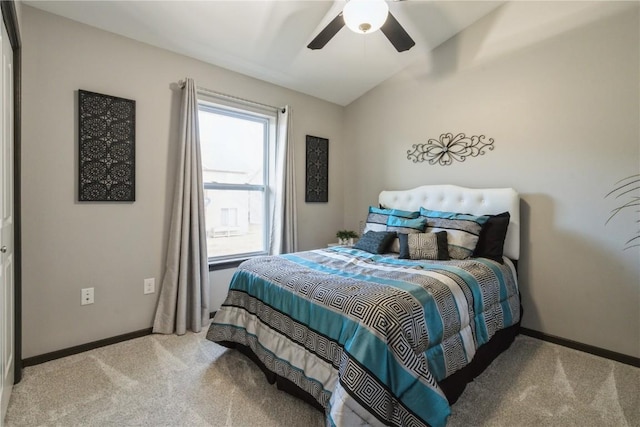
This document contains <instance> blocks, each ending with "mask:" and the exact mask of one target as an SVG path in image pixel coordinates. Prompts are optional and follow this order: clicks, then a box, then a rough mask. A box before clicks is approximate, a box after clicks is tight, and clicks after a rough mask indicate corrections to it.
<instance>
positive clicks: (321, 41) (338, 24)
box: [307, 12, 344, 50]
mask: <svg viewBox="0 0 640 427" xmlns="http://www.w3.org/2000/svg"><path fill="white" fill-rule="evenodd" d="M342 27H344V18H343V17H342V12H340V13H339V14H338V16H336V17H335V18H333V20H332V21H331V22H329V24H328V25H327V26H326V27H324V29H323V30H322V31H320V33H319V34H318V35H317V36H316V38H315V39H313V40H311V43H309V45H307V47H308V48H309V49H314V50H315V49H322V48H323V47H324V45H326V44H327V43H329V40H331V39H332V38H333V36H335V35H336V34H337V33H338V31H340V29H341V28H342Z"/></svg>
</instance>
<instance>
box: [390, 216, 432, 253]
mask: <svg viewBox="0 0 640 427" xmlns="http://www.w3.org/2000/svg"><path fill="white" fill-rule="evenodd" d="M425 226H426V221H425V219H424V218H416V219H405V218H400V217H397V216H393V215H390V216H389V219H388V220H387V231H395V232H396V233H405V234H411V233H422V232H424V228H425ZM389 251H391V252H395V253H398V252H400V242H399V241H398V239H397V238H396V239H394V240H393V242H392V243H391V248H390V249H389Z"/></svg>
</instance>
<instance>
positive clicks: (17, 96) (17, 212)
mask: <svg viewBox="0 0 640 427" xmlns="http://www.w3.org/2000/svg"><path fill="white" fill-rule="evenodd" d="M0 8H1V10H2V17H3V20H4V26H5V27H6V29H7V34H8V35H9V42H10V43H11V48H12V49H13V150H14V151H13V153H14V157H13V208H14V211H13V214H14V223H13V225H14V242H13V245H14V252H13V256H14V268H15V270H14V285H13V286H14V288H13V292H14V294H13V295H14V300H13V304H14V309H13V312H14V315H15V319H14V328H15V330H14V335H13V336H14V346H13V350H14V355H13V357H14V359H13V360H14V384H18V383H19V382H20V380H22V232H21V230H22V228H21V227H22V220H21V209H20V206H21V200H22V198H21V193H20V188H21V185H20V175H21V168H20V164H21V160H20V159H21V157H20V141H21V135H22V133H21V128H20V122H21V114H20V111H21V110H22V108H21V105H22V97H21V93H22V42H21V40H20V28H19V27H18V14H17V12H16V4H15V0H7V1H5V0H3V1H1V2H0Z"/></svg>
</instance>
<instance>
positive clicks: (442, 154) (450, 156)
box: [407, 133, 493, 166]
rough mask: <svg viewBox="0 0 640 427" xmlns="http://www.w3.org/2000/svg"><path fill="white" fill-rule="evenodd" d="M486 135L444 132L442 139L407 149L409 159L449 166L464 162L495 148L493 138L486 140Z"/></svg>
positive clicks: (414, 145)
mask: <svg viewBox="0 0 640 427" xmlns="http://www.w3.org/2000/svg"><path fill="white" fill-rule="evenodd" d="M484 138H485V136H484V135H479V136H475V135H474V136H465V134H464V133H459V134H457V135H456V136H453V134H452V133H443V134H442V135H440V139H439V140H438V139H430V140H429V141H427V143H425V144H413V146H412V147H413V149H412V150H407V159H409V160H413V163H418V162H429V164H430V165H435V164H436V163H438V164H440V165H442V166H448V165H450V164H451V163H453V161H454V160H455V161H457V162H464V161H465V159H466V158H467V157H477V156H480V155H484V153H485V151H484V150H485V149H487V150H493V138H489V141H487V142H485V140H484Z"/></svg>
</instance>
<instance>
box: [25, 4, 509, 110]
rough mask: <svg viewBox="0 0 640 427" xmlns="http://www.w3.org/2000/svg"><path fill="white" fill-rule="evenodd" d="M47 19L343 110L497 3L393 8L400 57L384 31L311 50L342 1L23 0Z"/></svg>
mask: <svg viewBox="0 0 640 427" xmlns="http://www.w3.org/2000/svg"><path fill="white" fill-rule="evenodd" d="M25 3H26V4H27V5H29V6H33V7H36V8H39V9H43V10H45V11H48V12H51V13H54V14H57V15H61V16H64V17H67V18H70V19H73V20H76V21H79V22H82V23H85V24H88V25H91V26H94V27H97V28H101V29H103V30H106V31H110V32H113V33H116V34H120V35H123V36H126V37H130V38H132V39H135V40H138V41H141V42H144V43H148V44H150V45H154V46H158V47H161V48H164V49H168V50H170V51H174V52H177V53H180V54H184V55H187V56H190V57H193V58H196V59H199V60H202V61H205V62H208V63H211V64H214V65H218V66H220V67H223V68H227V69H230V70H233V71H236V72H239V73H242V74H246V75H249V76H251V77H255V78H258V79H261V80H265V81H268V82H271V83H274V84H277V85H280V86H284V87H287V88H290V89H293V90H296V91H299V92H302V93H306V94H309V95H312V96H316V97H318V98H321V99H325V100H327V101H330V102H334V103H336V104H339V105H348V104H349V103H351V102H352V101H353V100H355V99H357V98H358V97H360V96H361V95H363V94H364V93H366V92H367V91H369V90H370V89H372V88H373V87H375V86H377V85H378V84H380V83H381V82H383V81H384V80H386V79H388V78H389V77H391V76H392V75H394V74H396V73H397V72H399V71H400V70H402V69H403V68H405V67H407V66H409V65H410V64H412V63H415V62H416V61H418V60H424V59H425V57H428V56H429V54H430V51H431V50H432V49H434V48H435V47H436V46H438V45H439V44H441V43H442V42H444V41H445V40H447V39H449V38H450V37H452V36H453V35H455V34H456V33H458V32H460V31H461V30H463V29H464V28H466V27H467V26H469V25H471V24H472V23H474V22H475V21H477V20H478V19H480V18H482V17H483V16H485V15H487V14H488V13H490V12H491V11H492V10H494V9H495V8H496V7H498V6H500V5H501V4H502V3H503V2H502V1H426V0H406V1H390V2H389V9H390V11H391V13H392V14H393V15H394V16H395V17H396V19H397V20H398V21H399V22H400V24H401V25H402V26H403V27H404V28H405V30H406V31H407V32H408V33H409V34H410V35H411V37H412V38H413V39H414V41H415V42H416V45H415V46H414V47H413V48H412V49H410V50H409V51H406V52H402V53H399V52H397V51H396V50H395V49H394V48H393V46H392V45H391V43H389V41H388V40H387V39H386V38H385V36H384V35H383V34H382V32H380V31H376V32H375V33H371V34H367V35H362V34H356V33H354V32H352V31H351V30H349V29H348V28H347V27H344V28H342V29H341V30H340V31H339V32H338V33H337V34H336V36H335V37H333V39H331V40H330V41H329V43H328V44H327V45H326V46H325V47H324V48H323V49H320V50H310V49H308V48H307V44H309V42H310V41H311V40H312V39H313V38H314V37H315V36H316V35H317V34H318V32H319V31H320V30H322V29H323V28H324V27H325V26H326V25H327V24H328V23H329V22H330V21H331V20H332V19H333V18H335V17H336V16H337V15H338V14H339V13H340V11H341V10H342V8H343V7H344V4H345V1H335V2H334V1H309V0H288V1H276V0H262V1H241V0H230V1H220V0H218V1H26V2H25Z"/></svg>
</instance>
